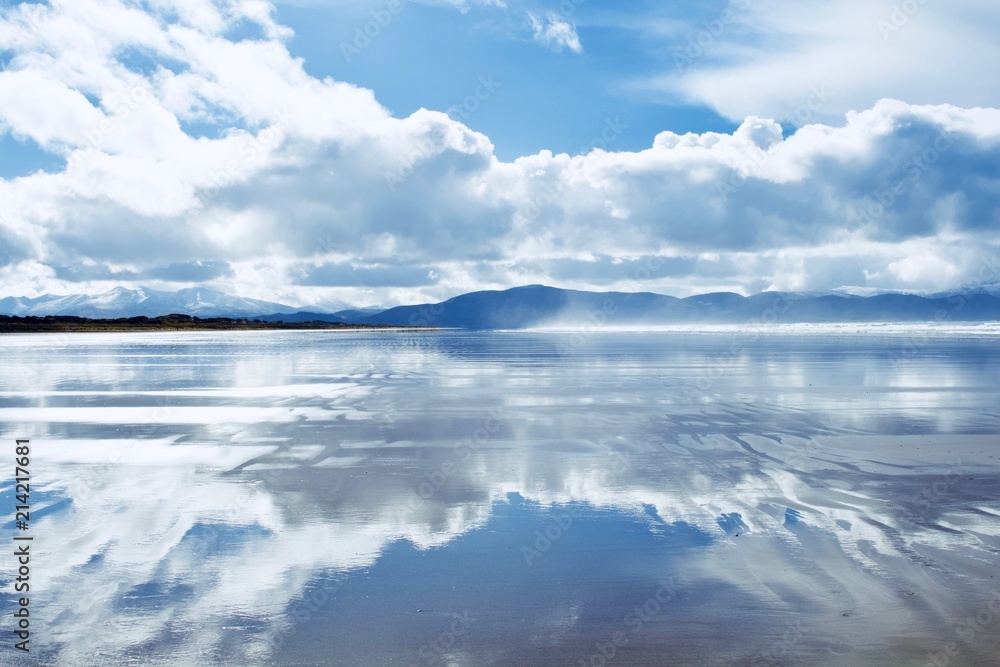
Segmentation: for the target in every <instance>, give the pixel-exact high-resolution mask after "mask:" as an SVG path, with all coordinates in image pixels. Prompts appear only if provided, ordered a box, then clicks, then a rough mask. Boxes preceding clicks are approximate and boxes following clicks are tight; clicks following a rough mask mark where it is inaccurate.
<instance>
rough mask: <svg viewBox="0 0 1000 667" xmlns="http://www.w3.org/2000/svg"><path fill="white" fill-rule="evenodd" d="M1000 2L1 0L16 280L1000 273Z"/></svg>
mask: <svg viewBox="0 0 1000 667" xmlns="http://www.w3.org/2000/svg"><path fill="white" fill-rule="evenodd" d="M998 29H1000V5H998V4H997V3H996V2H995V0H949V2H943V1H942V0H902V1H899V0H893V1H883V0H838V1H819V0H730V1H728V2H726V1H716V0H706V1H703V2H677V1H666V0H661V1H660V2H654V1H652V0H649V1H645V0H634V1H623V0H617V1H611V0H559V1H556V0H405V1H404V0H296V1H293V2H283V1H279V2H276V3H270V2H266V1H264V0H232V1H222V0H219V1H215V2H213V1H211V0H170V1H168V0H148V1H145V2H139V1H130V2H120V1H117V0H100V1H95V0H72V1H71V0H50V1H49V2H46V3H22V4H15V3H2V4H0V68H2V71H0V297H2V296H29V297H33V296H38V295H41V294H45V293H51V294H70V293H91V294H95V293H100V292H104V291H107V290H109V289H111V288H113V287H116V286H119V285H121V286H125V287H138V286H148V287H152V288H155V289H165V290H175V289H180V288H183V287H191V286H198V285H201V286H207V287H212V288H215V289H219V290H222V291H225V292H228V293H231V294H235V295H240V296H247V297H256V298H261V299H267V300H272V301H278V302H282V303H288V304H291V305H305V304H315V303H323V302H332V301H342V302H346V303H349V304H354V305H359V306H367V305H382V306H391V305H396V304H399V303H417V302H427V301H438V300H442V299H446V298H450V297H452V296H455V295H458V294H461V293H464V292H468V291H473V290H478V289H506V288H508V287H514V286H518V285H526V284H537V283H542V284H547V285H553V286H556V287H565V288H572V289H589V290H598V291H605V290H622V291H652V292H659V293H663V294H671V295H675V296H688V295H690V294H696V293H704V292H714V291H733V292H738V293H741V294H753V293H757V292H761V291H766V290H791V291H825V290H832V289H837V288H842V287H847V286H852V287H864V288H874V289H899V290H914V291H932V292H933V291H943V290H948V289H953V288H956V287H960V286H967V285H976V284H977V283H981V282H983V281H984V280H987V281H988V282H996V281H997V277H996V276H997V268H996V267H997V256H998V254H1000V109H998V107H1000V70H998V68H996V67H995V63H997V62H1000V42H998V41H997V40H996V38H995V35H996V34H997V31H998Z"/></svg>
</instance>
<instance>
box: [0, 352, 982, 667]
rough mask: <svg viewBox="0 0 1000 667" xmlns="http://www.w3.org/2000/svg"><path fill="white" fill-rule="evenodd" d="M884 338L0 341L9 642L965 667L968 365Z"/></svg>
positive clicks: (223, 652)
mask: <svg viewBox="0 0 1000 667" xmlns="http://www.w3.org/2000/svg"><path fill="white" fill-rule="evenodd" d="M904 345H906V343H905V341H902V340H901V339H898V338H893V337H891V336H878V337H861V338H858V337H852V338H850V340H847V339H845V337H843V336H828V337H824V336H818V335H811V336H805V337H802V336H800V337H768V338H761V337H759V336H758V337H754V336H748V335H729V336H726V335H711V336H707V335H706V336H700V335H695V334H690V333H650V334H637V333H632V334H625V333H618V334H601V335H597V334H591V335H588V336H587V337H586V338H585V339H584V340H583V342H582V343H580V342H579V341H575V342H574V343H573V344H572V345H569V344H568V343H567V338H566V337H565V336H564V335H561V334H557V333H546V334H542V333H534V334H529V333H520V334H515V333H493V334H488V333H480V334H465V333H436V334H419V335H415V334H394V333H393V334H387V333H365V334H353V333H348V334H343V333H318V332H290V333H273V332H268V333H253V334H240V335H235V336H234V335H230V334H225V335H210V334H153V335H131V336H126V335H117V334H106V335H76V336H61V337H55V338H48V337H41V336H12V337H6V338H3V339H0V352H2V353H3V356H4V359H5V360H6V366H7V370H6V371H5V373H4V375H3V376H2V380H0V382H2V385H0V430H2V432H3V437H4V438H7V439H8V440H12V439H13V438H14V437H30V438H31V439H32V447H33V460H34V466H35V469H34V470H33V471H32V474H33V476H34V479H35V484H36V485H40V486H33V495H32V500H33V503H35V507H34V508H33V516H34V517H35V519H36V523H35V530H36V531H37V535H38V537H37V538H36V540H37V542H36V545H37V547H38V561H37V563H38V564H37V566H36V569H35V570H34V571H33V577H34V578H35V584H36V585H37V588H33V591H37V592H36V593H35V595H36V596H37V598H35V597H33V598H32V604H33V605H37V608H38V609H40V610H44V615H45V616H44V618H45V620H44V621H39V622H38V624H37V626H35V627H33V629H34V630H35V633H33V642H35V644H34V646H33V648H34V647H37V650H38V651H41V652H42V654H43V658H44V661H45V663H46V664H64V665H87V664H95V665H96V664H101V665H109V664H110V665H127V664H159V665H200V664H233V665H237V664H239V665H244V664H246V665H254V664H261V665H270V664H274V665H298V664H344V665H362V664H407V665H409V664H425V665H431V664H453V665H490V664H496V665H509V664H567V665H570V664H572V665H577V664H580V661H581V660H582V661H583V663H584V664H604V663H602V662H601V660H604V661H605V662H613V661H617V662H619V663H620V664H705V663H706V662H712V661H715V662H721V663H726V664H730V663H739V662H742V663H744V664H831V665H832V664H844V665H847V664H860V663H870V662H873V661H874V662H887V661H889V659H890V658H891V659H893V660H898V661H899V662H900V663H903V664H905V663H918V664H923V663H924V662H930V661H931V658H929V657H928V656H933V655H935V654H936V653H938V652H940V651H942V650H944V649H943V647H944V646H945V645H946V644H947V643H948V642H958V643H957V644H956V645H957V646H958V647H959V648H960V652H959V655H958V656H957V657H956V658H954V661H953V662H952V664H989V663H988V660H989V659H991V657H992V656H993V655H995V653H996V651H997V649H998V648H1000V646H998V642H997V640H996V639H995V637H996V635H997V633H995V632H993V631H992V630H990V631H986V629H985V628H984V629H983V630H982V631H979V632H977V633H974V636H973V638H972V639H971V640H969V641H961V639H960V638H958V637H957V636H956V630H955V626H956V623H957V622H958V619H961V618H964V617H965V616H967V615H968V614H969V613H971V614H973V615H975V614H976V613H977V612H978V611H979V610H981V609H987V610H991V609H994V608H997V605H996V604H994V606H993V607H989V604H990V601H991V599H992V598H991V597H990V596H991V595H992V594H993V591H994V590H995V589H1000V584H998V583H994V582H995V580H994V579H993V578H992V577H993V576H994V575H995V572H996V571H997V565H998V562H1000V556H998V554H1000V502H998V500H997V497H998V494H997V489H998V480H1000V476H998V474H997V473H998V469H997V459H996V458H995V457H996V456H997V450H998V442H997V434H998V433H1000V401H998V400H997V398H998V393H1000V382H998V369H1000V350H998V349H997V347H996V345H995V343H994V342H993V341H992V340H989V339H985V340H983V339H970V340H954V339H949V338H940V339H926V340H924V341H923V342H922V344H921V347H920V348H919V349H918V350H916V351H915V352H914V351H913V350H912V349H909V348H907V350H908V351H907V354H905V355H901V354H898V352H899V350H901V349H903V346H904ZM911 347H912V346H911ZM12 491H13V489H11V488H5V489H4V493H5V495H4V498H5V500H7V501H9V500H10V496H11V495H12ZM9 504H10V502H8V505H9ZM7 529H8V530H9V531H10V530H12V528H11V526H8V527H7ZM6 580H7V581H8V582H9V580H10V579H9V577H7V579H6ZM7 589H8V590H9V586H8V588H7ZM9 597H10V595H9V594H8V595H7V598H9ZM997 599H998V600H1000V597H998V598H997ZM647 605H648V607H647ZM637 610H638V611H637ZM997 611H998V612H1000V608H997ZM40 613H41V612H40ZM991 613H992V612H991ZM996 618H997V620H998V622H1000V616H997V617H996ZM11 659H12V660H16V657H15V658H11Z"/></svg>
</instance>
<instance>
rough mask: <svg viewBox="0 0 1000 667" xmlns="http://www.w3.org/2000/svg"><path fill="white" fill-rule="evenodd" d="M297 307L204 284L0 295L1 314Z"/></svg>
mask: <svg viewBox="0 0 1000 667" xmlns="http://www.w3.org/2000/svg"><path fill="white" fill-rule="evenodd" d="M297 310H298V308H294V307H292V306H286V305H284V304H280V303H273V302H270V301H261V300H259V299H247V298H243V297H238V296H230V295H228V294H225V293H223V292H218V291H216V290H211V289H207V288H204V287H191V288H187V289H182V290H178V291H176V292H164V291H160V290H154V289H150V288H148V287H139V288H137V289H126V288H124V287H116V288H114V289H113V290H111V291H109V292H105V293H104V294H96V295H89V294H70V295H66V296H58V295H52V294H46V295H44V296H40V297H36V298H32V299H29V298H26V297H10V296H9V297H6V298H4V299H0V315H21V316H26V315H36V316H43V315H64V316H76V317H89V318H116V317H140V316H145V317H159V316H161V315H170V314H173V313H180V314H183V315H193V316H197V317H254V316H257V315H264V314H269V313H276V312H288V313H292V312H295V311H297Z"/></svg>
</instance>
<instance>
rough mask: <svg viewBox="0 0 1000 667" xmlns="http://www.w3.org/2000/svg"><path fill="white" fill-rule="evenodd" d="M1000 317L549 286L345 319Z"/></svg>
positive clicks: (489, 324) (441, 322)
mask: <svg viewBox="0 0 1000 667" xmlns="http://www.w3.org/2000/svg"><path fill="white" fill-rule="evenodd" d="M935 320H944V321H955V322H970V321H973V322H974V321H1000V298H998V297H996V296H993V295H991V294H964V295H960V296H959V295H954V294H953V295H950V296H941V297H924V296H917V295H913V294H878V295H875V296H869V297H866V296H857V295H831V294H826V295H820V296H816V295H812V294H796V293H777V292H764V293H761V294H755V295H753V296H749V297H744V296H741V295H739V294H734V293H731V292H720V293H714V294H700V295H697V296H691V297H687V298H685V299H678V298H676V297H671V296H664V295H662V294H652V293H649V292H644V293H623V292H581V291H575V290H564V289H558V288H554V287H546V286H543V285H529V286H526V287H515V288H513V289H509V290H505V291H502V292H500V291H484V292H470V293H468V294H463V295H461V296H457V297H455V298H453V299H448V300H447V301H443V302H441V303H436V304H421V305H415V306H398V307H396V308H390V309H388V310H384V311H382V312H380V313H377V314H375V315H370V316H367V317H361V318H358V319H352V318H350V317H348V318H347V319H346V320H345V321H349V322H357V323H361V324H394V325H403V326H406V325H410V326H420V325H427V326H441V327H455V328H462V329H523V328H530V327H543V326H567V327H577V326H588V325H589V326H595V325H600V324H605V323H607V324H612V325H658V324H659V325H662V324H696V323H732V324H750V323H755V322H772V321H773V322H788V323H793V322H927V321H935Z"/></svg>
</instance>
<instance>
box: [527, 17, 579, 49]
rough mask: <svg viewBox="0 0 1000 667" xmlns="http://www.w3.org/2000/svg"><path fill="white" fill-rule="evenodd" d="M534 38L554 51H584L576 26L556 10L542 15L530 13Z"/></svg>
mask: <svg viewBox="0 0 1000 667" xmlns="http://www.w3.org/2000/svg"><path fill="white" fill-rule="evenodd" d="M528 19H529V20H530V21H531V30H532V33H533V34H534V39H535V41H536V42H538V43H539V44H543V45H545V46H546V47H547V48H550V49H552V50H553V51H564V50H566V49H569V50H570V51H572V52H573V53H583V46H582V45H581V44H580V37H579V35H577V34H576V26H574V25H573V24H572V23H570V22H568V21H566V20H564V19H562V18H560V16H559V15H558V14H556V13H554V12H549V13H547V14H544V15H542V16H539V15H537V14H528Z"/></svg>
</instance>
